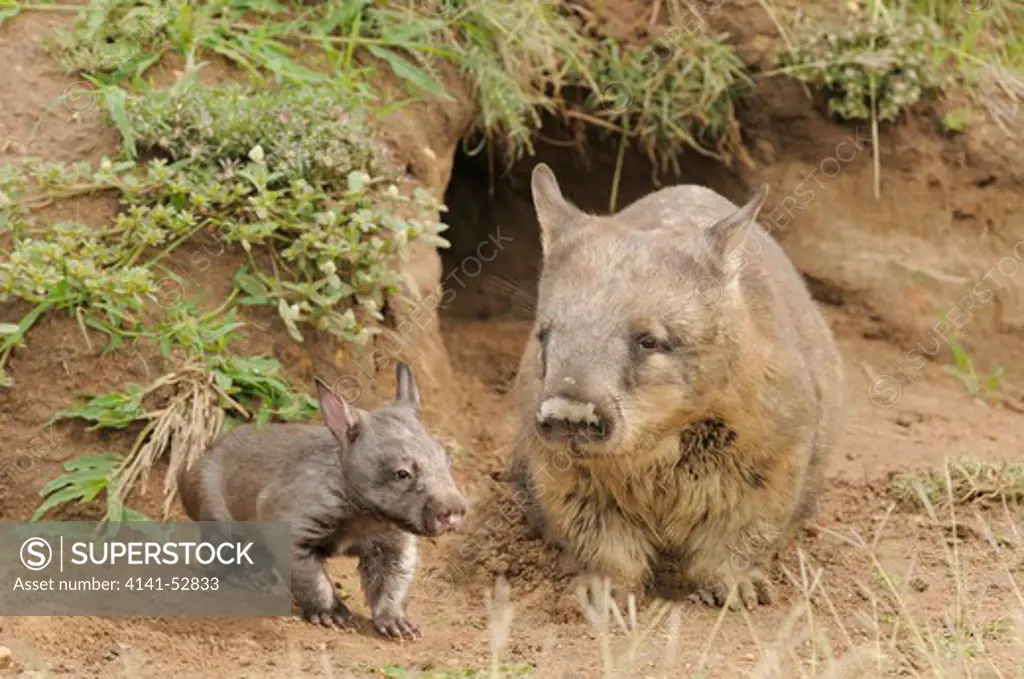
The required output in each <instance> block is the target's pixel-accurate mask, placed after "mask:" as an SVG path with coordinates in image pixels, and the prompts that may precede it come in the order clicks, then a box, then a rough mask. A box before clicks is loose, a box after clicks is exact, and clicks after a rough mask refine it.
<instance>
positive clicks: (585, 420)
mask: <svg viewBox="0 0 1024 679" xmlns="http://www.w3.org/2000/svg"><path fill="white" fill-rule="evenodd" d="M537 431H538V432H539V433H540V435H541V436H542V437H543V438H544V439H546V440H548V441H552V442H559V443H562V442H569V441H570V440H571V441H572V442H574V443H577V444H579V443H583V444H586V443H599V442H601V441H605V440H607V439H608V438H609V437H610V436H611V434H612V423H611V420H609V419H608V418H607V417H605V416H604V415H603V414H602V413H601V412H600V411H599V410H598V409H597V406H596V405H594V404H593V403H585V402H582V401H576V400H571V399H566V398H564V397H561V396H553V397H551V398H548V399H545V400H544V401H542V402H541V404H540V408H539V409H538V410H537Z"/></svg>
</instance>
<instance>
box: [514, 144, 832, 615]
mask: <svg viewBox="0 0 1024 679" xmlns="http://www.w3.org/2000/svg"><path fill="white" fill-rule="evenodd" d="M532 192H533V201H534V206H535V209H536V212H537V216H538V219H539V222H540V229H541V234H540V235H541V245H542V251H543V265H542V270H541V275H540V281H539V285H538V301H537V320H536V323H535V326H534V332H533V334H532V335H531V337H530V338H529V340H528V342H527V345H526V348H525V350H524V351H523V355H522V358H521V362H520V366H519V374H518V377H517V383H516V389H517V392H518V394H519V406H518V412H517V413H516V425H517V428H518V432H517V436H516V439H515V443H514V453H513V473H514V475H515V478H516V480H517V484H518V486H519V490H520V496H521V497H523V498H524V499H525V501H526V504H527V509H528V513H529V514H530V516H531V517H532V520H533V521H534V522H535V525H536V527H537V528H538V529H540V530H541V532H542V533H543V534H544V535H545V536H546V538H547V539H548V540H549V541H552V542H554V543H556V544H558V545H560V546H562V547H564V548H567V549H568V551H569V553H570V554H571V555H572V556H574V557H575V559H576V560H577V562H578V563H579V565H580V566H581V567H582V568H583V569H584V570H585V571H587V572H589V573H590V574H598V575H606V576H611V577H613V578H616V579H622V580H625V581H627V582H628V583H630V584H640V583H641V582H644V581H646V582H647V583H649V584H653V585H654V587H655V590H656V591H658V592H659V593H660V594H661V595H662V596H666V597H670V598H679V597H681V596H684V595H686V594H689V593H697V594H698V595H699V596H700V597H701V599H703V600H704V601H705V602H707V603H709V604H712V605H718V606H721V605H724V604H725V603H726V600H727V596H728V594H729V592H730V590H731V589H732V587H734V586H735V587H736V588H737V590H738V593H739V598H738V599H737V598H731V599H729V600H728V601H729V606H730V608H738V605H739V603H738V602H739V601H742V603H743V604H744V605H745V606H746V607H748V608H754V607H756V606H757V605H758V603H760V604H769V603H771V601H772V590H771V587H770V585H769V583H768V581H767V580H766V578H765V577H764V575H763V574H762V573H761V570H760V568H759V566H761V565H763V563H764V561H765V558H766V557H768V556H770V555H772V554H774V553H776V551H777V549H778V548H780V547H781V546H783V545H784V544H785V542H786V541H787V539H788V538H789V537H790V536H791V535H792V531H793V530H794V529H795V528H796V527H797V526H798V525H799V523H800V522H801V521H802V520H803V519H805V518H807V517H808V516H810V515H811V514H812V513H813V508H814V497H815V493H816V489H817V487H818V484H819V481H820V478H821V474H822V465H823V462H824V460H825V458H826V456H827V455H828V453H829V451H830V450H831V448H832V447H833V445H834V443H835V440H836V437H837V434H838V428H839V425H840V412H839V411H840V408H841V405H842V390H843V385H842V379H843V376H842V370H841V366H840V358H839V355H838V353H837V351H836V348H835V345H834V343H833V339H832V336H831V332H830V330H829V327H828V325H827V324H826V322H825V320H824V319H823V318H822V316H821V315H820V313H819V312H818V310H817V308H816V307H815V305H814V303H813V302H812V300H811V297H810V295H809V293H808V291H807V289H806V287H805V285H804V283H803V281H802V279H801V277H800V275H799V274H798V273H797V271H796V269H795V268H794V267H793V265H792V264H791V263H790V261H789V260H788V258H787V257H786V255H785V254H784V252H783V251H782V249H781V248H780V247H779V246H778V245H777V243H776V242H775V241H774V240H773V239H772V238H771V237H770V236H769V235H768V234H767V232H765V231H764V230H762V229H761V228H760V227H759V226H758V224H757V223H756V219H757V215H758V213H759V212H760V210H761V207H762V206H763V204H764V201H765V198H766V196H767V187H763V188H762V189H761V191H759V192H758V193H757V195H756V196H755V197H754V198H753V199H751V200H750V202H748V203H747V204H746V205H744V206H743V207H739V208H738V207H737V206H736V205H734V204H733V203H731V202H729V201H728V200H726V199H725V198H723V197H722V196H720V195H719V194H717V193H715V192H714V191H712V190H710V189H708V188H704V187H701V186H694V185H681V186H674V187H669V188H665V189H662V190H659V191H657V192H655V193H652V194H650V195H648V196H646V197H644V198H642V199H640V200H638V201H637V202H635V203H633V204H632V205H629V206H628V207H626V208H624V209H623V210H621V211H620V212H618V213H616V214H612V215H607V216H594V215H590V214H587V213H585V212H583V211H582V210H580V209H578V208H577V207H575V206H573V205H572V204H570V203H569V202H567V201H566V200H565V199H564V198H563V197H562V194H561V191H560V189H559V186H558V182H557V180H556V178H555V175H554V173H553V172H552V171H551V170H550V169H549V168H548V166H547V165H544V164H539V165H537V166H536V167H535V168H534V170H533V176H532ZM766 536H767V537H768V540H767V542H768V544H767V545H763V546H762V545H761V543H764V542H765V537H766Z"/></svg>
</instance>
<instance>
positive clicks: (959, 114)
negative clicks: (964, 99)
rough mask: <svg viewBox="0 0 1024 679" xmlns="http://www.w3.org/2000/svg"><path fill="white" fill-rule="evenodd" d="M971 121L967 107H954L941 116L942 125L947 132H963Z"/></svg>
mask: <svg viewBox="0 0 1024 679" xmlns="http://www.w3.org/2000/svg"><path fill="white" fill-rule="evenodd" d="M970 123H971V110H970V109H969V108H965V107H960V108H955V109H953V110H952V111H950V112H949V113H947V114H946V115H944V116H943V117H942V126H943V127H944V128H945V129H946V130H947V131H949V132H956V133H959V132H963V131H964V130H966V129H967V126H968V125H970Z"/></svg>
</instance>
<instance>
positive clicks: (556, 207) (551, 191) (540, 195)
mask: <svg viewBox="0 0 1024 679" xmlns="http://www.w3.org/2000/svg"><path fill="white" fill-rule="evenodd" d="M530 191H531V193H532V194H533V209H534V211H536V213H537V222H538V223H539V224H540V244H541V250H542V252H543V254H547V253H548V252H550V251H551V244H552V243H554V242H555V241H556V240H558V238H559V237H560V236H561V235H562V233H563V232H564V231H565V230H566V228H568V227H571V226H572V223H573V222H574V221H575V220H577V219H578V218H579V217H581V216H583V213H582V212H581V211H580V209H579V208H577V207H576V206H575V205H573V204H572V203H570V202H568V201H567V200H566V199H565V197H564V196H562V190H561V189H560V188H559V186H558V179H556V178H555V173H554V172H553V171H552V170H551V168H550V167H548V165H547V163H537V164H536V165H535V166H534V167H533V174H532V175H531V178H530Z"/></svg>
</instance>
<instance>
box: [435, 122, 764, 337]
mask: <svg viewBox="0 0 1024 679" xmlns="http://www.w3.org/2000/svg"><path fill="white" fill-rule="evenodd" d="M539 137H540V139H539V140H538V141H537V142H536V144H535V149H536V155H535V156H526V157H524V158H523V159H522V160H520V161H519V162H518V163H516V164H515V165H514V166H513V167H512V169H511V170H509V171H507V172H506V171H505V170H504V166H503V165H502V163H501V161H500V159H497V158H496V159H494V160H493V161H492V162H490V163H489V161H488V157H487V153H486V151H482V152H480V153H477V154H475V155H470V154H469V153H467V152H465V151H463V150H461V149H460V150H459V151H458V152H457V154H456V157H455V162H454V167H453V169H452V177H451V180H450V182H449V184H448V188H447V191H446V193H445V204H446V205H447V206H448V212H447V213H443V214H442V220H443V221H444V222H445V223H446V224H448V226H449V229H448V231H446V232H445V236H446V238H447V239H448V240H449V241H450V242H451V243H452V246H451V247H450V248H447V249H444V250H441V251H440V252H441V258H442V266H443V274H442V277H443V278H445V280H444V281H443V283H442V285H444V287H445V289H446V291H447V292H446V300H447V301H448V303H447V304H446V305H445V306H444V307H443V309H442V311H441V318H442V323H444V321H445V319H451V320H453V321H454V320H457V319H461V320H475V321H486V320H490V319H498V318H508V319H512V318H514V319H520V320H530V319H532V318H533V303H534V301H535V299H536V287H537V278H538V276H539V273H540V266H541V252H540V239H539V233H538V225H537V219H536V216H535V214H534V210H533V201H532V198H531V196H530V174H531V172H532V170H533V167H534V166H535V165H536V164H537V163H538V162H541V161H543V162H545V163H547V164H548V165H550V166H551V168H552V169H553V170H554V172H555V175H556V176H557V177H558V181H559V184H560V186H561V188H562V193H563V194H564V195H565V196H566V198H568V199H569V200H571V201H572V202H574V203H575V204H576V205H577V206H579V207H580V208H582V209H584V210H587V211H591V212H595V213H602V214H603V213H607V212H608V209H609V199H610V195H611V188H612V186H613V181H614V175H615V165H616V160H617V146H616V144H617V139H614V138H613V139H609V138H602V136H601V135H599V134H597V133H596V132H594V131H593V130H592V129H591V130H589V131H588V133H587V135H586V138H585V140H584V143H585V144H586V157H585V158H584V157H583V155H582V154H581V152H580V150H579V146H578V145H577V143H576V141H575V140H574V136H573V132H572V130H570V129H569V128H568V127H567V126H566V125H565V124H564V123H562V122H561V121H559V120H557V119H555V118H553V117H551V116H547V117H546V119H545V121H544V126H543V127H542V129H541V131H540V135H539ZM679 166H680V168H681V170H682V172H681V174H680V175H679V176H676V175H675V174H674V172H672V171H668V172H662V173H661V174H660V177H659V178H660V181H661V186H666V185H671V184H681V183H693V184H702V185H705V186H708V187H710V188H712V189H714V190H715V191H718V192H719V193H721V194H722V195H724V196H725V197H726V198H729V199H730V200H732V201H734V202H737V203H738V204H742V203H743V202H744V201H746V200H747V199H749V197H750V196H749V192H748V187H747V186H746V185H745V183H744V182H743V181H742V180H741V179H740V178H739V176H738V175H737V174H735V173H734V172H732V171H730V170H729V169H727V168H726V167H725V166H724V165H722V164H721V163H719V162H717V161H715V160H714V159H711V158H708V157H706V156H702V155H700V154H698V153H696V152H691V153H687V154H685V156H681V157H680V159H679ZM492 167H493V177H492V169H491V168H492ZM654 170H655V168H654V166H653V164H652V163H651V162H650V161H649V160H648V159H647V158H646V156H644V155H643V154H642V153H641V152H640V151H638V150H636V149H634V148H629V149H627V151H626V153H625V157H624V162H623V166H622V172H621V178H620V180H619V190H618V198H617V202H616V210H621V209H622V208H623V207H625V206H626V205H628V204H629V203H631V202H633V201H635V200H638V199H639V198H641V197H643V196H644V195H646V194H648V193H650V192H652V191H655V190H656V189H657V188H658V186H657V185H656V184H655V172H654ZM492 191H493V192H492ZM497 244H500V246H501V248H500V250H499V249H498V248H497Z"/></svg>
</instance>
